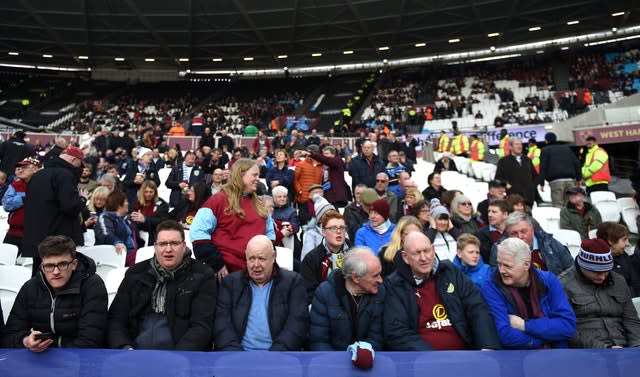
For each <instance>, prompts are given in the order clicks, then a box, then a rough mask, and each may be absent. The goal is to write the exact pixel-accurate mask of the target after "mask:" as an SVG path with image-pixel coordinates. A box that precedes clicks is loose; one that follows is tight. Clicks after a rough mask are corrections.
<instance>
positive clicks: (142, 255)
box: [136, 246, 156, 263]
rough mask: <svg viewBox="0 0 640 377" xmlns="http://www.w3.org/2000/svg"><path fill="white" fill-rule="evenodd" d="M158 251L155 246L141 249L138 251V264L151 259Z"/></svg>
mask: <svg viewBox="0 0 640 377" xmlns="http://www.w3.org/2000/svg"><path fill="white" fill-rule="evenodd" d="M155 252H156V249H155V248H154V247H153V246H145V247H141V248H139V249H138V250H137V251H136V263H140V262H142V261H145V260H147V259H151V258H152V257H153V254H155Z"/></svg>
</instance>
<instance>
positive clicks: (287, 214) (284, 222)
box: [272, 186, 302, 271]
mask: <svg viewBox="0 0 640 377" xmlns="http://www.w3.org/2000/svg"><path fill="white" fill-rule="evenodd" d="M288 191H289V190H287V188H286V187H284V186H276V187H274V188H273V190H272V193H273V204H274V209H273V215H272V218H273V221H274V222H275V224H276V229H278V231H276V233H277V232H280V233H281V237H282V239H286V240H291V241H292V242H291V244H292V245H293V246H292V249H293V250H292V251H293V255H294V263H296V262H298V263H299V262H300V260H301V252H302V245H301V243H300V240H298V236H297V234H298V231H299V230H300V222H299V221H298V213H297V212H296V209H295V208H293V207H292V206H291V204H290V203H289V200H288V196H289V193H288ZM277 238H278V237H277V235H276V239H277ZM287 247H289V246H287ZM296 271H297V270H296Z"/></svg>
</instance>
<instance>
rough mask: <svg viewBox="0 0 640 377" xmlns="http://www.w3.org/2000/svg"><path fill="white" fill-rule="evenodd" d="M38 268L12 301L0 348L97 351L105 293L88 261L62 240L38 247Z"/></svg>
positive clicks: (101, 335) (70, 242)
mask: <svg viewBox="0 0 640 377" xmlns="http://www.w3.org/2000/svg"><path fill="white" fill-rule="evenodd" d="M38 253H39V255H40V258H42V264H40V265H39V266H38V267H39V269H40V271H39V272H38V275H37V276H34V277H32V278H31V280H28V281H27V282H26V283H25V284H24V285H23V286H22V288H21V289H20V292H19V293H18V296H17V297H16V300H15V303H14V304H13V308H12V309H11V315H10V316H9V320H8V321H7V326H6V327H5V329H4V332H3V339H2V340H3V342H2V347H24V348H27V349H28V350H30V351H32V352H42V351H46V350H47V349H48V348H49V347H71V348H101V347H103V346H104V334H105V330H106V328H107V290H106V288H105V286H104V283H103V282H102V279H100V277H99V276H98V275H96V265H95V263H94V262H93V260H92V259H91V258H88V257H86V256H84V255H83V254H81V253H78V252H76V245H75V243H74V242H73V240H71V238H69V237H67V236H49V237H47V238H45V239H44V241H42V242H41V243H40V245H38Z"/></svg>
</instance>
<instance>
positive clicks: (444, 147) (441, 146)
mask: <svg viewBox="0 0 640 377" xmlns="http://www.w3.org/2000/svg"><path fill="white" fill-rule="evenodd" d="M438 152H440V153H444V152H449V136H447V135H446V134H444V135H440V138H439V139H438Z"/></svg>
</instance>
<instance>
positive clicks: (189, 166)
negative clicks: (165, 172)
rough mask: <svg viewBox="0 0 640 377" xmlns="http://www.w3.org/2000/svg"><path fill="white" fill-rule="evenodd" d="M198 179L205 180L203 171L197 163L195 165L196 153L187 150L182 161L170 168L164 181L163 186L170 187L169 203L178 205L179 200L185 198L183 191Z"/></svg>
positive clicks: (198, 180)
mask: <svg viewBox="0 0 640 377" xmlns="http://www.w3.org/2000/svg"><path fill="white" fill-rule="evenodd" d="M200 181H203V182H204V181H205V176H204V171H203V170H202V168H201V167H200V166H199V165H196V154H195V153H194V152H193V151H188V152H187V153H186V154H185V155H184V160H183V161H182V163H181V164H178V165H176V166H174V167H173V168H172V169H171V172H170V173H169V176H168V177H167V181H166V182H165V186H167V188H170V189H171V195H170V196H169V205H170V206H171V207H178V206H179V205H180V202H181V201H184V200H186V199H185V198H184V194H183V193H184V192H185V191H187V190H189V187H192V186H193V185H194V184H196V183H197V182H200Z"/></svg>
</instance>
